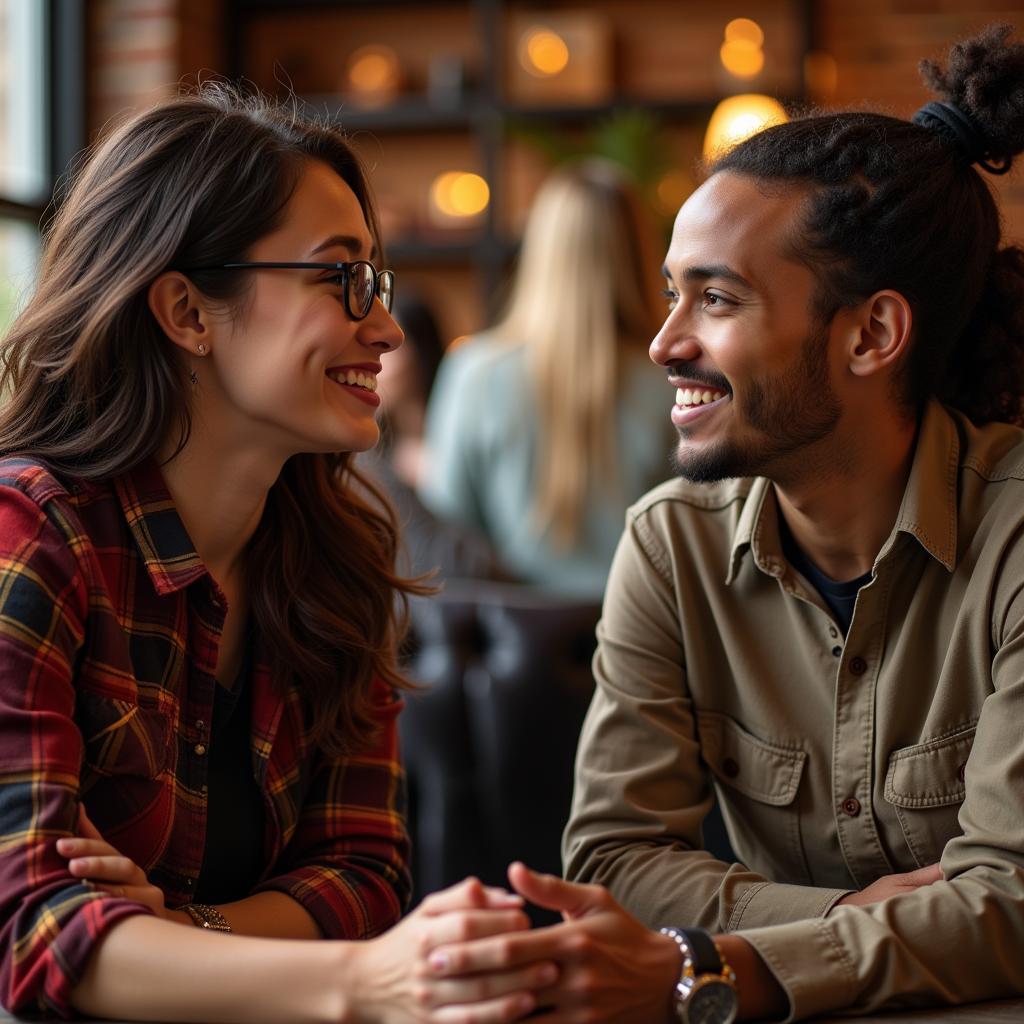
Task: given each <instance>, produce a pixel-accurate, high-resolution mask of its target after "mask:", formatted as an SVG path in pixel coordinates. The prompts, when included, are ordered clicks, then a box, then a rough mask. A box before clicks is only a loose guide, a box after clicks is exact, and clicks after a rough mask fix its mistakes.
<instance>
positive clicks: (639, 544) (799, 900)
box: [563, 517, 846, 931]
mask: <svg viewBox="0 0 1024 1024" xmlns="http://www.w3.org/2000/svg"><path fill="white" fill-rule="evenodd" d="M670 579H671V576H670V572H669V567H668V560H667V554H666V553H665V551H664V550H663V549H662V548H661V547H659V545H658V543H657V542H656V541H655V540H654V538H652V537H651V536H650V534H649V532H648V531H646V530H645V529H644V527H643V525H642V524H641V523H640V521H638V520H636V519H633V518H632V517H631V518H630V520H629V521H628V524H627V529H626V532H625V534H624V535H623V538H622V540H621V542H620V544H619V548H618V551H617V552H616V555H615V559H614V561H613V563H612V570H611V575H610V577H609V581H608V589H607V591H606V594H605V603H604V609H603V614H602V618H601V622H600V624H599V626H598V631H597V632H598V648H597V653H596V654H595V657H594V680H595V692H594V697H593V700H592V702H591V705H590V709H589V711H588V713H587V717H586V720H585V723H584V726H583V732H582V735H581V738H580V745H579V751H578V754H577V761H576V783H575V790H574V795H573V806H572V813H571V816H570V820H569V824H568V826H567V828H566V832H565V837H564V842H563V858H564V866H565V873H566V877H568V878H570V879H573V880H576V881H581V882H595V883H598V884H601V885H604V886H606V887H607V888H608V889H609V890H610V891H611V892H612V894H613V895H614V896H615V897H616V898H617V899H618V900H619V901H620V902H621V903H622V904H623V905H624V906H625V907H626V908H627V909H628V910H629V911H630V912H631V913H633V914H634V915H635V916H636V917H638V918H639V919H640V920H641V921H643V922H644V923H645V924H647V925H648V926H650V927H653V928H657V927H662V926H665V925H674V926H680V927H703V928H707V929H710V930H712V931H735V930H737V929H739V928H743V927H754V926H757V925H765V924H779V923H782V922H788V921H795V920H800V919H803V918H821V917H823V916H824V915H825V914H827V913H828V911H829V910H830V909H831V907H832V906H833V904H834V903H835V902H836V901H837V900H838V899H839V898H840V897H841V896H842V895H843V894H844V892H846V890H843V889H825V888H816V887H812V886H801V885H789V884H783V883H776V882H772V881H770V880H769V879H768V878H766V877H765V876H763V875H761V874H758V873H757V872H755V871H751V870H750V869H749V868H747V867H746V866H744V865H742V864H727V863H724V862H722V861H720V860H717V859H716V858H714V857H713V856H712V855H711V854H709V853H707V852H705V851H704V850H703V849H702V841H701V823H702V822H703V820H704V818H705V816H706V815H707V813H708V811H709V810H710V808H711V804H712V800H713V796H712V789H711V785H710V781H709V778H708V774H707V770H706V768H705V767H704V765H703V763H702V762H701V760H700V747H699V742H698V738H697V731H696V726H695V721H694V708H693V702H692V700H691V698H690V695H689V692H688V688H687V684H686V668H685V664H686V660H685V651H684V650H683V643H682V635H681V630H680V628H679V614H680V613H679V609H678V607H677V603H676V601H675V598H674V596H673V593H672V585H671V582H670Z"/></svg>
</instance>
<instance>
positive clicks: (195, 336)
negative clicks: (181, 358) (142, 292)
mask: <svg viewBox="0 0 1024 1024" xmlns="http://www.w3.org/2000/svg"><path fill="white" fill-rule="evenodd" d="M146 300H147V302H148V303H149V308H150V311H151V312H152V314H153V316H154V317H155V318H156V322H157V323H158V324H159V325H160V328H161V330H162V331H163V332H164V334H166V335H167V337H168V338H169V339H170V340H171V341H172V342H173V343H174V344H175V345H177V346H178V347H179V348H182V349H184V350H185V351H186V352H188V353H189V354H191V355H200V356H202V355H206V354H207V353H208V352H209V351H210V347H211V342H210V332H209V326H210V315H209V312H208V311H207V309H206V306H205V305H204V303H203V299H202V296H201V294H200V292H199V290H198V289H197V288H196V286H195V285H194V284H193V283H192V282H191V281H190V280H189V279H188V278H187V277H186V276H185V275H184V274H181V273H179V272H178V271H176V270H168V271H166V272H165V273H163V274H161V275H160V276H159V277H158V278H157V279H156V280H155V281H153V283H152V284H151V285H150V286H149V291H148V293H147V295H146Z"/></svg>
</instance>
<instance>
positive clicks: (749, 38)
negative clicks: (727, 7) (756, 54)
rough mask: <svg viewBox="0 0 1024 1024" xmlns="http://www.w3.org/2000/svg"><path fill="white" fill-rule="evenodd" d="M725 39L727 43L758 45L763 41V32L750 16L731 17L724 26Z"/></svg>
mask: <svg viewBox="0 0 1024 1024" xmlns="http://www.w3.org/2000/svg"><path fill="white" fill-rule="evenodd" d="M725 41H726V42H727V43H753V45H754V46H758V47H760V46H761V45H762V43H764V32H763V31H762V30H761V26H760V25H758V23H757V22H756V21H752V20H751V19H750V18H733V20H732V21H730V22H729V24H728V25H726V26H725Z"/></svg>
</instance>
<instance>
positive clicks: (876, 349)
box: [847, 290, 914, 377]
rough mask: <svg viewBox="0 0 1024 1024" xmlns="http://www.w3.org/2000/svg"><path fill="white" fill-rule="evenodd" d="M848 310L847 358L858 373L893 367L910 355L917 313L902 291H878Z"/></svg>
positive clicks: (852, 370)
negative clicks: (912, 309)
mask: <svg viewBox="0 0 1024 1024" xmlns="http://www.w3.org/2000/svg"><path fill="white" fill-rule="evenodd" d="M848 314H849V328H848V338H849V343H848V349H847V361H848V365H849V368H850V371H851V372H852V373H854V374H855V375H856V376H858V377H869V376H871V375H872V374H875V373H878V372H880V371H881V370H885V369H891V368H892V367H893V366H894V365H895V364H896V363H897V362H899V360H900V359H902V358H903V356H904V355H906V353H907V350H908V349H909V347H910V335H911V329H912V328H913V324H914V314H913V312H912V311H911V308H910V303H909V302H907V300H906V298H905V297H904V296H903V295H901V294H900V293H899V292H896V291H891V290H886V291H881V292H875V294H874V295H872V296H871V297H870V298H868V299H865V300H864V302H862V303H861V304H860V305H859V306H857V307H855V308H854V309H851V310H849V311H848Z"/></svg>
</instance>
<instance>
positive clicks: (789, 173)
mask: <svg viewBox="0 0 1024 1024" xmlns="http://www.w3.org/2000/svg"><path fill="white" fill-rule="evenodd" d="M1011 32H1012V29H1011V28H1010V27H1009V26H1006V25H993V26H989V27H988V28H987V29H985V30H984V31H983V32H981V33H980V34H979V35H977V36H975V37H973V38H971V39H968V40H965V41H963V42H960V43H957V44H955V45H954V46H953V47H952V48H951V50H950V53H949V57H948V61H947V66H946V68H945V70H942V69H941V68H940V67H939V65H937V64H936V63H934V62H931V61H922V62H921V65H920V67H921V72H922V74H923V76H924V77H925V79H926V81H927V82H928V84H929V85H930V86H931V88H932V89H933V90H934V91H935V92H936V93H938V94H939V96H940V97H941V98H942V99H944V100H945V101H947V102H949V103H952V104H954V105H955V106H956V107H958V108H959V110H960V111H961V112H962V113H963V114H965V115H966V116H967V118H969V119H970V121H971V122H972V126H973V129H974V133H975V134H976V135H977V136H978V137H979V152H978V153H969V154H965V152H964V150H963V148H962V144H960V143H958V141H957V139H956V138H955V136H953V135H952V134H945V133H941V132H937V131H935V130H934V129H933V128H931V127H924V126H922V125H920V124H915V123H911V122H908V121H903V120H900V119H898V118H894V117H887V116H884V115H881V114H875V113H866V112H853V113H836V114H826V115H822V114H818V115H813V116H808V117H803V118H799V119H797V120H794V121H791V122H789V123H788V124H783V125H778V126H775V127H772V128H769V129H766V130H765V131H763V132H760V133H759V134H757V135H755V136H753V137H752V138H750V139H748V140H747V141H746V142H744V143H742V144H741V145H739V146H738V147H736V148H735V149H734V150H732V151H731V152H729V153H727V154H726V155H725V156H724V157H722V158H721V159H720V160H718V161H717V162H716V163H714V164H713V165H712V167H711V168H710V170H711V172H712V173H717V172H721V171H732V172H735V173H739V174H743V175H748V176H751V177H754V178H757V179H759V180H763V181H776V182H779V183H780V184H782V185H784V186H788V185H796V186H803V187H806V188H807V200H806V202H805V203H804V206H803V209H802V211H801V219H800V223H799V227H798V230H797V232H796V233H795V237H794V238H793V239H792V242H791V246H792V252H791V255H793V256H794V257H795V258H797V259H799V260H801V261H803V262H804V263H805V264H806V265H807V266H808V267H809V268H810V269H811V271H812V272H813V273H814V274H815V276H816V278H817V288H816V296H815V303H814V305H815V309H814V312H815V314H816V315H817V316H818V317H820V318H821V319H822V320H824V321H826V322H827V321H828V320H830V319H831V318H832V316H833V315H834V314H835V313H836V312H837V311H838V310H839V309H842V308H848V307H851V306H854V305H856V304H857V303H858V302H860V301H862V300H863V299H865V298H867V297H868V296H870V295H871V294H873V293H874V292H876V291H879V290H881V289H885V288H891V289H894V290H895V291H898V292H900V293H901V294H902V295H904V296H905V297H906V299H907V300H908V302H909V303H910V305H911V308H912V311H913V316H914V333H913V343H912V345H911V348H910V352H909V357H908V359H907V361H906V364H905V366H904V367H903V369H902V371H901V374H900V376H899V377H898V378H897V380H896V382H895V383H896V387H897V389H898V396H899V398H900V400H901V401H903V402H904V403H905V404H906V406H907V407H908V408H909V409H911V410H912V411H913V412H914V414H915V415H917V414H919V413H920V410H921V409H922V408H923V406H924V404H925V402H926V401H927V400H928V398H929V397H931V396H935V397H937V398H938V399H939V400H940V401H942V402H944V403H946V404H948V405H950V406H953V407H955V408H958V409H960V410H961V411H962V412H964V413H965V414H966V415H967V416H969V417H970V418H971V419H972V420H974V421H976V422H979V423H984V422H988V421H993V420H998V421H1003V422H1008V423H1017V424H1022V425H1024V251H1022V250H1021V249H1019V248H1017V247H1016V246H1006V247H1004V246H1003V245H1002V240H1001V227H1000V219H999V212H998V210H997V208H996V204H995V201H994V199H993V197H992V193H991V191H990V189H989V186H988V183H987V182H986V181H985V180H984V179H983V177H982V175H981V174H980V173H979V171H978V169H977V168H976V167H975V166H972V163H973V162H974V161H975V160H984V166H985V167H986V168H987V169H993V168H992V166H991V164H990V162H991V161H992V160H995V161H996V162H997V163H998V164H999V165H1000V166H999V167H998V168H997V170H998V171H1002V170H1003V169H1008V167H1009V165H1010V164H1011V163H1012V158H1013V157H1014V156H1015V155H1016V154H1018V153H1020V152H1021V151H1022V150H1024V46H1022V45H1021V44H1019V43H1012V42H1011V41H1010V35H1011Z"/></svg>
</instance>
